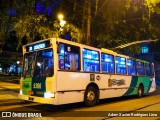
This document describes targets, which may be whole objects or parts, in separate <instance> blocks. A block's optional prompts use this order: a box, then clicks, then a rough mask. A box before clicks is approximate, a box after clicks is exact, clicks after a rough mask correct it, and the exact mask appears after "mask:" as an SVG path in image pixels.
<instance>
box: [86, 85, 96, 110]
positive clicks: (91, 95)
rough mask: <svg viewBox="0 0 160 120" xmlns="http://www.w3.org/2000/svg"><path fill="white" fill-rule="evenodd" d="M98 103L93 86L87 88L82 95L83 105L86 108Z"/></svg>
mask: <svg viewBox="0 0 160 120" xmlns="http://www.w3.org/2000/svg"><path fill="white" fill-rule="evenodd" d="M97 102H98V91H97V89H96V88H95V87H93V86H88V87H87V89H86V91H85V94H84V103H85V105H86V106H87V107H92V106H94V105H96V103H97Z"/></svg>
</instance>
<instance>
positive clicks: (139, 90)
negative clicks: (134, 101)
mask: <svg viewBox="0 0 160 120" xmlns="http://www.w3.org/2000/svg"><path fill="white" fill-rule="evenodd" d="M143 92H144V89H143V85H139V87H138V90H137V96H138V97H142V96H143Z"/></svg>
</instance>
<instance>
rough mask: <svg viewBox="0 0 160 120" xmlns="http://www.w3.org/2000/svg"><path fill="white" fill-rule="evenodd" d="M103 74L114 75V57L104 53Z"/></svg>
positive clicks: (102, 57) (102, 58)
mask: <svg viewBox="0 0 160 120" xmlns="http://www.w3.org/2000/svg"><path fill="white" fill-rule="evenodd" d="M101 61H102V72H103V73H114V56H113V55H109V54H105V53H102V54H101Z"/></svg>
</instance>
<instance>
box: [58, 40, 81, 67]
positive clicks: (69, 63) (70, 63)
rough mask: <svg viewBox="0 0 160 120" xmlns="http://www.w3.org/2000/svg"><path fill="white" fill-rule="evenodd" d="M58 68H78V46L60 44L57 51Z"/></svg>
mask: <svg viewBox="0 0 160 120" xmlns="http://www.w3.org/2000/svg"><path fill="white" fill-rule="evenodd" d="M59 69H64V70H80V48H79V47H77V46H73V45H69V44H62V43H61V50H60V53H59Z"/></svg>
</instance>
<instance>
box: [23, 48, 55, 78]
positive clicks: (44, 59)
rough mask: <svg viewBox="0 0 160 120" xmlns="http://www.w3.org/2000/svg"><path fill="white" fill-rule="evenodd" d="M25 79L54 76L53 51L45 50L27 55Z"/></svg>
mask: <svg viewBox="0 0 160 120" xmlns="http://www.w3.org/2000/svg"><path fill="white" fill-rule="evenodd" d="M24 58H25V59H24V72H23V77H42V76H44V77H51V76H53V63H54V62H53V50H52V49H45V50H41V51H37V52H32V53H26V54H25V57H24Z"/></svg>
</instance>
